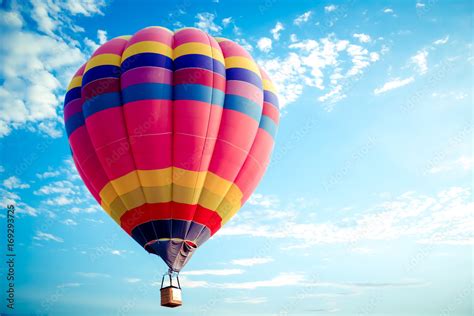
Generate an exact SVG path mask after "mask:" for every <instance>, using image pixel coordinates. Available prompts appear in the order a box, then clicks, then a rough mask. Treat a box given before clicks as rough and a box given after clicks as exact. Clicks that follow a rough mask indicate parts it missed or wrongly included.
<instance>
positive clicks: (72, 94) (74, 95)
mask: <svg viewBox="0 0 474 316" xmlns="http://www.w3.org/2000/svg"><path fill="white" fill-rule="evenodd" d="M80 97H81V87H75V88H72V89H71V90H69V91H68V92H67V93H66V96H65V97H64V106H66V105H67V104H68V103H69V102H71V101H72V100H75V99H79V98H80Z"/></svg>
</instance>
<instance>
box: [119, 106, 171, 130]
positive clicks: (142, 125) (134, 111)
mask: <svg viewBox="0 0 474 316" xmlns="http://www.w3.org/2000/svg"><path fill="white" fill-rule="evenodd" d="M172 102H173V101H171V100H140V101H135V102H130V103H127V104H125V105H124V106H123V113H124V115H125V121H126V123H127V132H128V135H130V136H132V135H133V136H141V135H149V134H161V133H170V132H172V131H173V124H172V123H173V108H172V106H173V103H172Z"/></svg>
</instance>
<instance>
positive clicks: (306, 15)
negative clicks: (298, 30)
mask: <svg viewBox="0 0 474 316" xmlns="http://www.w3.org/2000/svg"><path fill="white" fill-rule="evenodd" d="M312 14H313V12H312V11H308V12H305V13H303V14H301V15H299V16H298V17H297V18H296V19H294V20H293V24H295V25H301V24H303V23H306V22H308V21H309V19H310V18H311V15H312Z"/></svg>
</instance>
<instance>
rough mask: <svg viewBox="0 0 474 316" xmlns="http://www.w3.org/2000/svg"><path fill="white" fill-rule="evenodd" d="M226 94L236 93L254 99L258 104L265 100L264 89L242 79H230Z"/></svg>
mask: <svg viewBox="0 0 474 316" xmlns="http://www.w3.org/2000/svg"><path fill="white" fill-rule="evenodd" d="M225 93H226V94H235V95H239V96H242V97H244V98H247V99H249V100H252V101H253V102H255V103H256V104H258V105H261V104H262V102H263V91H262V90H261V89H260V88H258V87H256V86H254V85H253V84H250V83H248V82H245V81H240V80H228V81H227V86H226V91H225Z"/></svg>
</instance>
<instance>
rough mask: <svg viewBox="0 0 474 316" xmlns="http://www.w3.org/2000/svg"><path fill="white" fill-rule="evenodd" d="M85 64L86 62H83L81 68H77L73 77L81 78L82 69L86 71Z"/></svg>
mask: <svg viewBox="0 0 474 316" xmlns="http://www.w3.org/2000/svg"><path fill="white" fill-rule="evenodd" d="M86 64H87V62H85V63H84V64H83V65H82V66H81V68H79V69H78V70H77V71H76V73H75V74H74V77H78V76H82V74H83V73H84V69H86Z"/></svg>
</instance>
